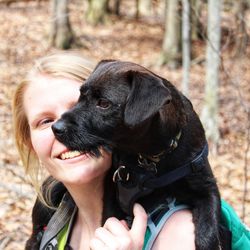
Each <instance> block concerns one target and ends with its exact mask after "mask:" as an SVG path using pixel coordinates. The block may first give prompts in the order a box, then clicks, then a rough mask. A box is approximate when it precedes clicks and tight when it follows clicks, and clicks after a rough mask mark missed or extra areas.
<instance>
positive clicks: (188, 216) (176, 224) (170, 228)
mask: <svg viewBox="0 0 250 250" xmlns="http://www.w3.org/2000/svg"><path fill="white" fill-rule="evenodd" d="M192 219H193V218H192V212H191V211H190V210H188V209H183V210H179V211H176V212H175V213H173V214H172V215H171V216H170V217H169V218H168V220H167V221H166V222H165V224H164V226H163V227H162V229H161V231H160V233H159V234H158V236H157V238H156V240H155V242H154V245H153V249H158V250H160V249H166V245H167V246H168V249H169V250H171V249H174V250H178V249H184V248H185V249H195V234H194V223H193V220H192Z"/></svg>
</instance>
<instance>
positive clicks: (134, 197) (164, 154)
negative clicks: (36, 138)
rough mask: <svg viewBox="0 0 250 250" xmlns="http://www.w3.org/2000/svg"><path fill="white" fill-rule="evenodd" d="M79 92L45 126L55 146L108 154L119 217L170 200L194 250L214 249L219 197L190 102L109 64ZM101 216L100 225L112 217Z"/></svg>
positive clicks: (159, 81)
mask: <svg viewBox="0 0 250 250" xmlns="http://www.w3.org/2000/svg"><path fill="white" fill-rule="evenodd" d="M80 91H81V94H80V98H79V101H78V103H77V105H76V106H75V107H74V108H73V109H72V110H70V111H68V112H66V113H64V114H63V115H62V118H61V119H60V120H59V121H57V122H56V123H55V124H54V125H53V127H52V129H53V131H54V134H55V136H56V138H57V139H58V140H59V141H61V142H62V143H63V144H65V145H66V146H67V147H68V148H70V149H72V150H80V151H87V152H91V153H92V154H94V155H97V156H98V155H100V152H99V148H100V147H103V148H105V149H106V150H113V152H114V156H115V163H114V167H115V169H114V170H113V171H115V173H114V177H113V178H114V181H115V182H116V184H117V189H118V200H119V204H120V206H121V208H122V210H123V211H124V212H125V213H126V214H131V207H132V205H133V203H134V202H135V201H139V202H140V203H141V204H142V205H143V206H144V208H146V210H147V211H151V210H152V206H153V207H154V206H155V205H157V204H159V203H162V202H164V199H166V197H170V196H172V197H175V198H176V199H177V200H178V201H179V202H181V203H184V204H188V205H189V207H190V209H191V210H192V214H193V222H194V224H195V245H196V249H198V250H201V249H204V250H205V249H206V250H211V249H219V246H220V234H219V218H220V195H219V191H218V188H217V185H216V181H215V179H214V176H213V174H212V171H211V168H210V165H209V162H208V160H207V153H208V150H207V142H206V138H205V133H204V130H203V127H202V124H201V122H200V120H199V118H198V116H197V114H196V113H195V111H194V110H193V107H192V104H191V102H190V101H189V100H188V99H187V98H186V97H185V96H184V95H182V94H181V93H180V92H179V91H178V90H177V89H176V88H175V87H174V86H173V85H172V84H171V83H170V82H169V81H167V80H166V79H163V78H162V77H160V76H158V75H156V74H154V73H152V72H150V71H149V70H147V69H145V68H144V67H141V66H139V65H137V64H134V63H130V62H121V61H112V60H110V61H102V62H100V63H99V64H98V65H97V67H96V68H95V70H94V71H93V73H92V74H91V75H90V77H89V78H88V79H87V81H86V83H85V84H84V85H83V86H82V87H81V90H80ZM107 193H108V192H107V190H105V195H106V194H107ZM105 200H106V202H105V205H104V206H106V203H108V202H109V201H108V200H107V199H105ZM104 209H106V210H105V211H104V217H107V216H105V213H108V212H109V213H110V214H112V212H110V211H108V210H109V209H107V208H105V207H104ZM110 209H112V208H110ZM119 216H120V215H119Z"/></svg>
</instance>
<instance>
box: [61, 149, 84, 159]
mask: <svg viewBox="0 0 250 250" xmlns="http://www.w3.org/2000/svg"><path fill="white" fill-rule="evenodd" d="M81 154H83V152H80V151H77V150H75V151H68V152H65V153H62V154H61V155H60V158H61V159H62V160H65V159H71V158H74V157H77V156H79V155H81Z"/></svg>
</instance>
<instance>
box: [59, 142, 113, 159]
mask: <svg viewBox="0 0 250 250" xmlns="http://www.w3.org/2000/svg"><path fill="white" fill-rule="evenodd" d="M62 143H63V144H64V145H65V146H66V147H67V148H68V149H69V150H70V151H80V152H84V153H87V154H89V155H91V156H93V157H97V158H98V157H101V156H102V151H103V150H104V151H106V152H108V153H112V151H113V147H112V146H111V145H108V144H98V145H80V144H76V145H72V144H71V143H64V142H62Z"/></svg>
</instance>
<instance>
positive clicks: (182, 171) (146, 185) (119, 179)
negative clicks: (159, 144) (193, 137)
mask: <svg viewBox="0 0 250 250" xmlns="http://www.w3.org/2000/svg"><path fill="white" fill-rule="evenodd" d="M207 156H208V145H207V144H206V145H205V146H204V148H203V149H202V151H201V152H200V153H199V154H197V156H196V157H194V159H193V160H192V161H190V162H188V163H185V164H183V165H182V166H180V167H178V168H176V169H174V170H172V171H170V172H167V173H165V174H164V175H162V176H160V177H156V176H155V174H154V173H153V172H152V171H145V169H142V168H141V167H134V168H128V167H126V166H120V167H119V168H118V169H117V170H116V171H115V173H114V175H113V181H114V182H115V183H116V185H117V195H118V200H119V203H120V206H121V208H122V210H123V211H124V212H125V213H127V214H128V215H132V214H133V204H134V203H135V202H136V200H138V199H139V198H141V197H144V196H146V195H148V194H150V193H151V192H153V190H154V189H157V188H161V187H165V186H167V185H169V184H171V183H173V182H175V181H177V180H179V179H181V178H183V177H185V176H188V175H190V174H192V173H195V172H199V171H200V170H201V169H202V168H203V167H204V166H205V164H204V162H205V161H206V158H207Z"/></svg>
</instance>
